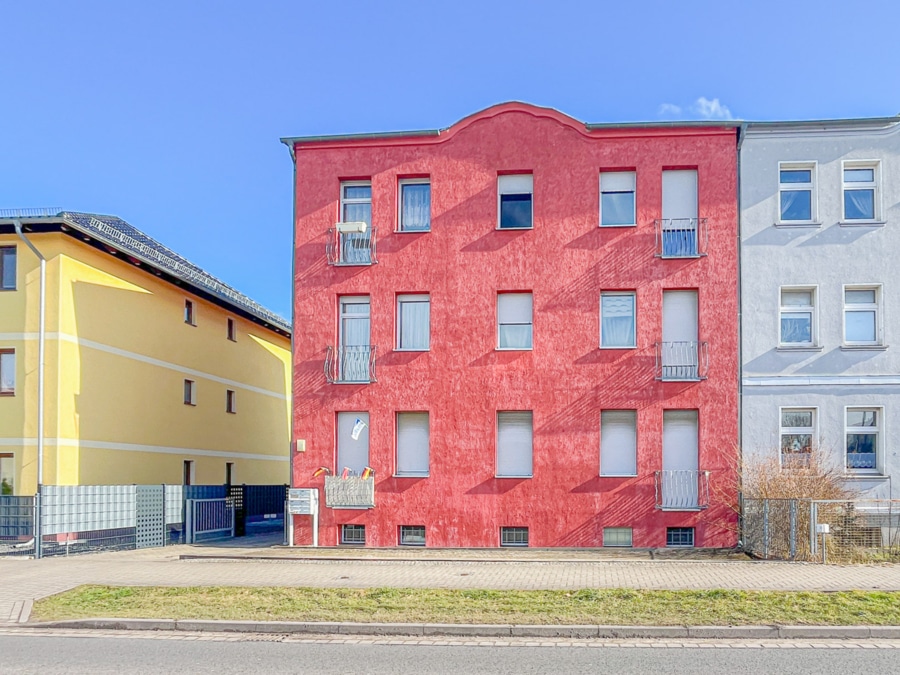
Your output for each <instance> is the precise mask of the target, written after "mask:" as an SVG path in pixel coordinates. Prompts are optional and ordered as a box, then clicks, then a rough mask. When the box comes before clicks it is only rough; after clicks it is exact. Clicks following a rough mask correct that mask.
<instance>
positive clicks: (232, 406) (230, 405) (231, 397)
mask: <svg viewBox="0 0 900 675" xmlns="http://www.w3.org/2000/svg"><path fill="white" fill-rule="evenodd" d="M225 412H227V413H231V414H232V415H234V414H236V413H237V393H236V392H235V391H234V390H233V389H226V390H225Z"/></svg>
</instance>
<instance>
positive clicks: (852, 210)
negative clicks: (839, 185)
mask: <svg viewBox="0 0 900 675" xmlns="http://www.w3.org/2000/svg"><path fill="white" fill-rule="evenodd" d="M841 168H842V176H843V193H844V199H843V202H844V218H843V220H844V221H845V222H850V223H852V222H866V221H878V220H879V219H880V218H881V203H880V201H881V195H880V194H879V189H878V186H879V183H880V182H881V175H880V174H881V164H880V162H874V161H855V160H854V161H845V162H843V164H842V167H841Z"/></svg>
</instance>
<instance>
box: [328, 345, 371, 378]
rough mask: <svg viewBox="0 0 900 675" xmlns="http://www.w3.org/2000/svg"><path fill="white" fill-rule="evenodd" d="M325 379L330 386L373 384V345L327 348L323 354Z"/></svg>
mask: <svg viewBox="0 0 900 675" xmlns="http://www.w3.org/2000/svg"><path fill="white" fill-rule="evenodd" d="M325 377H326V379H327V380H328V381H329V382H330V383H331V384H354V383H356V384H368V383H370V382H375V345H354V346H347V347H337V348H335V347H329V348H328V350H327V352H326V353H325Z"/></svg>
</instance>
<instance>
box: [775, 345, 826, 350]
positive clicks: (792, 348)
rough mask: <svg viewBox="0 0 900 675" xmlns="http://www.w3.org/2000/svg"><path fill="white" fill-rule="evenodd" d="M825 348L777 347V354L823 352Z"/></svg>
mask: <svg viewBox="0 0 900 675" xmlns="http://www.w3.org/2000/svg"><path fill="white" fill-rule="evenodd" d="M824 349H825V347H787V346H785V345H780V346H778V347H775V351H776V352H821V351H822V350H824Z"/></svg>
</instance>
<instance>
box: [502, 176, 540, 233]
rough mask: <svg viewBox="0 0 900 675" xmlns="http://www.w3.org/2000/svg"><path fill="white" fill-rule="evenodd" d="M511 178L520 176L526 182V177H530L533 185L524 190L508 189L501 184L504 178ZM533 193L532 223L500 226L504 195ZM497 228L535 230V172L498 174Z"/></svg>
mask: <svg viewBox="0 0 900 675" xmlns="http://www.w3.org/2000/svg"><path fill="white" fill-rule="evenodd" d="M510 178H520V179H522V181H523V182H524V180H525V179H526V178H528V179H529V180H530V182H531V187H530V188H529V189H528V190H527V191H523V190H516V191H513V190H509V191H506V189H505V188H503V187H502V186H501V183H503V182H504V180H503V179H510ZM505 194H506V195H524V194H527V195H531V218H530V221H531V224H530V225H529V226H528V227H500V208H501V202H502V196H503V195H505ZM497 229H498V230H504V231H505V230H512V231H513V232H515V231H518V230H533V229H534V174H530V173H515V174H501V175H499V176H497Z"/></svg>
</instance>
